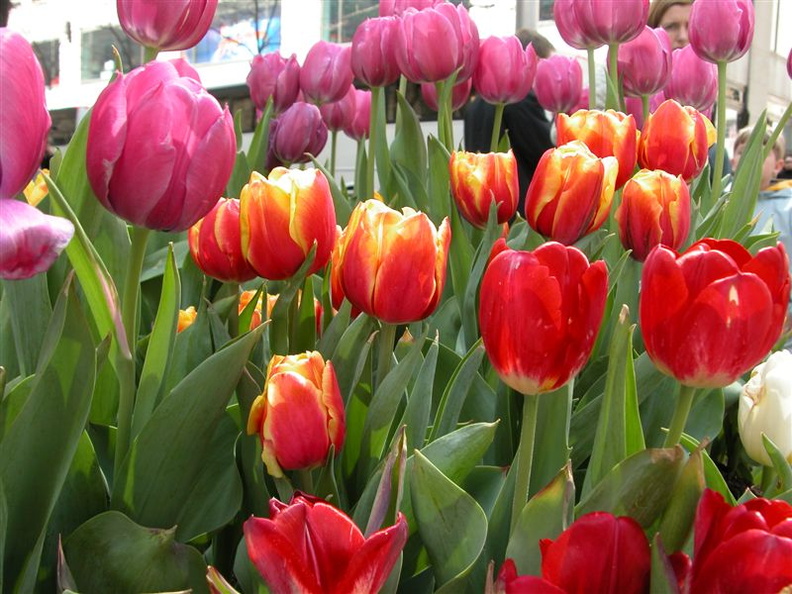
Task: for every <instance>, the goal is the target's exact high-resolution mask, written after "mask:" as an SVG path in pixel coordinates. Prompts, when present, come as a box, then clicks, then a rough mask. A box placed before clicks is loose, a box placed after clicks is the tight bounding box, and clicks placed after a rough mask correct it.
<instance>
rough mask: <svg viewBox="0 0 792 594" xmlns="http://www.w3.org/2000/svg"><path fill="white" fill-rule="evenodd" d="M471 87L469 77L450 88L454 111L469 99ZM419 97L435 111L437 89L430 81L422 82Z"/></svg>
mask: <svg viewBox="0 0 792 594" xmlns="http://www.w3.org/2000/svg"><path fill="white" fill-rule="evenodd" d="M472 89H473V79H471V78H469V79H467V80H465V81H462V82H461V83H456V84H455V85H454V88H453V89H451V109H453V110H454V111H456V110H457V109H462V107H463V106H464V105H465V104H466V103H467V102H468V100H469V99H470V91H471V90H472ZM421 98H422V99H423V100H424V103H426V106H427V107H428V108H429V109H431V110H432V111H437V110H438V109H439V107H438V105H437V89H436V88H435V86H434V85H433V84H432V83H423V84H422V85H421Z"/></svg>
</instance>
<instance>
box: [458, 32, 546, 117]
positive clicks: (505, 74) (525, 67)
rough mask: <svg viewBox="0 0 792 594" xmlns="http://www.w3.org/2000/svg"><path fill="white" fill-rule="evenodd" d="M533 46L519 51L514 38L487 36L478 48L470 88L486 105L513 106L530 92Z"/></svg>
mask: <svg viewBox="0 0 792 594" xmlns="http://www.w3.org/2000/svg"><path fill="white" fill-rule="evenodd" d="M536 60H537V58H536V52H535V51H534V48H533V46H531V45H528V47H526V48H525V49H523V47H522V45H521V44H520V40H519V39H517V37H516V36H514V35H511V36H509V37H487V39H485V40H484V41H482V42H481V45H480V46H479V58H478V65H477V66H476V70H475V72H474V73H473V86H474V87H476V92H478V94H479V95H481V96H482V97H483V98H484V100H485V101H488V102H490V103H503V104H506V103H517V102H518V101H522V100H523V99H525V96H526V95H527V94H528V92H529V91H530V90H531V86H532V85H533V80H534V75H535V74H536Z"/></svg>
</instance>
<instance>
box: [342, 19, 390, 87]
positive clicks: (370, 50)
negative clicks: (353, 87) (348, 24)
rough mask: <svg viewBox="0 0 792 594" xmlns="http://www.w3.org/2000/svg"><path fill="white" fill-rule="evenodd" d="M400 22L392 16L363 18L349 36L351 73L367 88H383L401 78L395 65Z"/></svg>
mask: <svg viewBox="0 0 792 594" xmlns="http://www.w3.org/2000/svg"><path fill="white" fill-rule="evenodd" d="M398 33H399V21H398V20H397V19H396V18H394V17H380V18H376V19H366V20H365V21H363V22H362V23H361V24H360V25H358V27H357V29H355V34H354V35H353V36H352V56H351V67H352V72H354V74H355V76H356V77H357V79H358V80H360V81H361V82H363V83H365V84H367V85H368V86H370V87H384V86H386V85H389V84H391V83H394V82H396V81H397V80H398V79H399V76H400V75H401V71H400V70H399V64H398V63H397V62H396V36H397V35H398Z"/></svg>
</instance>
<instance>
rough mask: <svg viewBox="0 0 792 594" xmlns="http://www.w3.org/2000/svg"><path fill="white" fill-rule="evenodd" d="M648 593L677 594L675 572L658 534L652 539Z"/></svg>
mask: <svg viewBox="0 0 792 594" xmlns="http://www.w3.org/2000/svg"><path fill="white" fill-rule="evenodd" d="M650 576H651V578H650V584H649V594H679V587H678V586H677V579H676V574H675V573H674V568H673V567H672V566H671V561H670V560H669V559H668V555H666V552H665V550H664V549H663V542H662V540H661V539H660V535H659V534H656V535H655V537H654V539H653V541H652V569H651V572H650Z"/></svg>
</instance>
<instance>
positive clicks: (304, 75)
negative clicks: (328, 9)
mask: <svg viewBox="0 0 792 594" xmlns="http://www.w3.org/2000/svg"><path fill="white" fill-rule="evenodd" d="M353 79H354V74H353V73H352V48H351V47H349V46H348V45H347V46H343V45H340V44H338V43H330V42H329V41H317V42H316V43H315V44H314V45H313V47H311V49H309V50H308V55H307V56H305V63H304V64H303V65H302V68H301V69H300V89H301V90H302V92H303V95H304V96H305V100H306V101H308V102H309V103H314V104H316V105H321V104H322V103H332V102H333V101H338V100H339V99H341V98H342V97H343V96H344V95H346V92H347V91H348V90H349V85H351V84H352V80H353Z"/></svg>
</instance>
